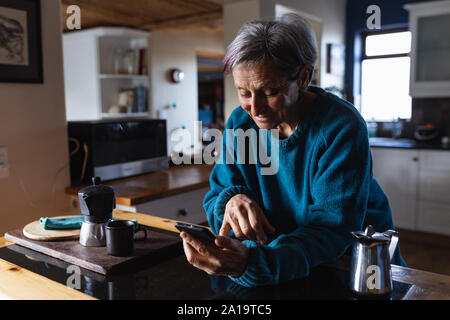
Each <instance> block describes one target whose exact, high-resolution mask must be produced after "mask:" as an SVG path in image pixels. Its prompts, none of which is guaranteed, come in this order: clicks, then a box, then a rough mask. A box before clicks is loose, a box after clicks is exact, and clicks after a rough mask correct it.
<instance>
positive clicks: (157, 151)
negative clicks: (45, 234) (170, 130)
mask: <svg viewBox="0 0 450 320" xmlns="http://www.w3.org/2000/svg"><path fill="white" fill-rule="evenodd" d="M68 136H69V152H70V180H71V185H72V186H77V185H80V184H86V183H90V181H91V179H92V177H100V179H101V180H102V181H108V180H112V179H118V178H124V177H129V176H134V175H139V174H143V173H148V172H152V171H159V170H163V169H166V168H168V167H169V160H168V156H167V132H166V120H162V119H120V120H118V119H114V120H94V121H70V122H68Z"/></svg>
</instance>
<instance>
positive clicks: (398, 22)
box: [345, 0, 425, 102]
mask: <svg viewBox="0 0 450 320" xmlns="http://www.w3.org/2000/svg"><path fill="white" fill-rule="evenodd" d="M413 2H425V1H424V0H348V1H347V9H346V13H347V23H346V55H345V56H346V58H345V91H346V95H347V97H348V99H349V100H350V101H351V102H353V93H354V90H353V88H354V87H353V86H354V84H356V86H357V88H356V90H358V89H359V88H358V87H359V83H358V82H359V78H358V77H359V70H358V69H357V68H358V65H357V66H356V72H355V61H356V62H357V61H358V60H359V56H360V50H361V49H360V47H359V46H358V37H359V36H360V34H361V32H363V31H367V30H368V29H367V26H366V23H367V18H368V17H370V14H367V13H366V11H367V7H368V6H370V5H373V4H375V5H377V6H379V7H380V12H381V28H382V29H389V28H396V27H407V26H408V11H407V10H405V9H403V5H405V4H407V3H413ZM355 40H356V47H355ZM355 55H356V59H355ZM355 75H356V80H354V77H355Z"/></svg>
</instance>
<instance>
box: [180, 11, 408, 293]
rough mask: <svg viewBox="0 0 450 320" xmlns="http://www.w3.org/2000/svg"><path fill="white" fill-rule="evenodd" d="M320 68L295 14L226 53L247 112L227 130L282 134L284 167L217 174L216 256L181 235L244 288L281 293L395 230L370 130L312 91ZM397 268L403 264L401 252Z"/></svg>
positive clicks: (210, 265) (241, 167) (251, 29)
mask: <svg viewBox="0 0 450 320" xmlns="http://www.w3.org/2000/svg"><path fill="white" fill-rule="evenodd" d="M316 59H317V47H316V40H315V37H314V33H313V31H312V29H311V27H310V26H309V24H308V23H307V22H306V21H305V20H303V19H302V18H300V17H299V16H297V15H295V14H288V15H284V16H282V17H281V18H279V19H277V20H275V21H252V22H250V23H247V24H246V25H244V26H243V27H242V28H241V30H240V31H239V33H238V35H237V36H236V38H235V39H234V41H233V42H232V43H231V44H230V46H229V47H228V50H227V53H226V56H225V59H224V69H225V71H226V72H231V73H232V75H233V79H234V84H235V86H236V89H237V93H238V96H239V102H240V104H241V105H240V106H239V107H237V108H236V109H235V110H234V111H233V113H232V115H231V116H230V118H229V120H228V122H227V127H226V128H227V129H233V130H236V129H242V130H248V129H250V128H254V129H258V130H272V129H276V130H278V133H279V159H278V161H279V168H278V172H276V174H273V175H262V174H261V172H260V170H259V167H260V164H259V163H257V164H245V163H244V164H239V163H236V162H234V163H232V164H230V163H217V164H216V165H215V167H214V169H213V171H212V173H211V176H210V186H211V190H210V191H209V192H208V193H207V194H206V196H205V199H204V203H203V204H204V208H205V211H206V213H207V218H208V222H209V224H210V226H211V229H212V230H213V231H214V232H215V233H216V234H218V235H219V236H217V237H216V239H215V243H216V245H217V247H213V246H209V245H205V244H204V243H202V242H201V241H199V240H198V239H195V238H193V237H191V236H190V235H188V234H186V233H181V234H180V236H181V237H182V238H183V247H184V251H185V254H186V257H187V260H188V261H189V262H190V263H191V264H192V265H194V266H195V267H197V268H199V269H202V270H204V271H206V272H207V273H208V274H211V275H227V276H229V277H230V278H231V279H232V280H233V281H234V282H236V283H238V284H240V285H243V286H247V287H253V286H259V285H269V284H278V283H282V282H286V281H288V280H291V279H295V278H299V277H304V276H307V275H308V274H309V271H310V269H311V268H312V267H314V266H317V265H319V264H321V263H324V262H326V261H330V260H333V259H336V258H338V257H340V256H341V255H343V254H344V253H345V252H346V250H347V249H348V248H349V246H350V245H351V244H352V241H353V238H352V236H351V234H350V231H353V230H361V229H363V228H364V227H365V226H367V225H369V224H371V225H372V226H374V227H375V229H376V230H377V231H384V230H387V229H392V228H393V227H394V225H393V221H392V216H391V211H390V207H389V203H388V199H387V197H386V195H385V194H384V193H383V191H382V189H381V188H380V186H379V185H378V183H377V182H376V181H375V179H374V178H373V176H372V163H371V161H372V160H371V154H370V148H369V144H368V137H367V128H366V125H365V122H364V120H363V119H362V118H361V116H360V115H359V113H358V111H357V110H356V109H355V107H354V106H353V105H351V104H350V103H348V102H346V101H344V100H341V99H339V98H338V97H336V96H334V95H332V94H331V93H328V92H325V91H324V90H322V89H320V88H318V87H314V86H310V85H309V84H310V81H311V76H312V72H313V69H314V65H315V63H316ZM225 140H226V139H225V138H224V146H225V144H226V142H225ZM237 152H239V149H238V151H237ZM231 235H234V237H231ZM392 262H393V263H394V264H399V265H404V262H403V260H402V258H401V256H400V252H399V250H397V252H396V253H395V255H394V258H393V261H392Z"/></svg>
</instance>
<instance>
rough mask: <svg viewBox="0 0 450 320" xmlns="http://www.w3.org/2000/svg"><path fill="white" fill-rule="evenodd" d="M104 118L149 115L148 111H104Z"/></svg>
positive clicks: (102, 115)
mask: <svg viewBox="0 0 450 320" xmlns="http://www.w3.org/2000/svg"><path fill="white" fill-rule="evenodd" d="M101 117H102V119H110V118H128V117H133V118H134V117H136V118H140V117H143V118H144V117H149V113H148V112H132V113H106V112H104V113H102V114H101Z"/></svg>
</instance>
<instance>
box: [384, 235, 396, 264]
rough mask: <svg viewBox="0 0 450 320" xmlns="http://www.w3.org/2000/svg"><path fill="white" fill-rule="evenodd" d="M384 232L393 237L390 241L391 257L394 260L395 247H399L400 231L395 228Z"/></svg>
mask: <svg viewBox="0 0 450 320" xmlns="http://www.w3.org/2000/svg"><path fill="white" fill-rule="evenodd" d="M383 234H384V235H385V236H387V237H389V238H390V239H391V241H390V243H389V257H390V259H391V261H392V258H393V257H394V252H395V249H397V244H398V232H397V231H395V230H387V231H385V232H383Z"/></svg>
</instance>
